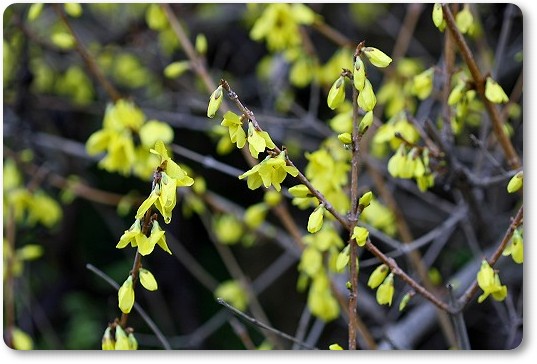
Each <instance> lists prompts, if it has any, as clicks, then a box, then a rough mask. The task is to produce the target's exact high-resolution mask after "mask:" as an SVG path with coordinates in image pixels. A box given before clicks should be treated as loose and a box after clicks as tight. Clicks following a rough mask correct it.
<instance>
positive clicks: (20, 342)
mask: <svg viewBox="0 0 537 364" xmlns="http://www.w3.org/2000/svg"><path fill="white" fill-rule="evenodd" d="M11 335H12V338H11V340H12V344H13V348H14V349H15V350H32V349H33V348H34V342H33V340H32V338H31V337H30V335H28V334H27V333H26V332H24V331H22V330H21V329H19V328H18V327H14V328H13V329H12V330H11Z"/></svg>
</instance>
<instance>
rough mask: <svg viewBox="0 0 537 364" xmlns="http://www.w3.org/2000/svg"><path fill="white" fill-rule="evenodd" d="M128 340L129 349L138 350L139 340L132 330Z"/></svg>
mask: <svg viewBox="0 0 537 364" xmlns="http://www.w3.org/2000/svg"><path fill="white" fill-rule="evenodd" d="M127 340H128V341H129V350H138V341H137V340H136V338H135V337H134V335H133V333H132V332H130V333H129V336H127Z"/></svg>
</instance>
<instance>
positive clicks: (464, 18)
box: [455, 5, 474, 34]
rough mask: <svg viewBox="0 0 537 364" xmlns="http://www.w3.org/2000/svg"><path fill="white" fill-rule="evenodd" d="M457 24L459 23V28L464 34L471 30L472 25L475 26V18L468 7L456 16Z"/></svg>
mask: <svg viewBox="0 0 537 364" xmlns="http://www.w3.org/2000/svg"><path fill="white" fill-rule="evenodd" d="M455 23H457V28H459V30H460V31H461V33H462V34H465V33H467V32H468V31H470V30H471V28H472V25H474V17H473V16H472V12H471V11H470V9H469V7H468V6H467V5H465V6H464V8H463V9H462V10H461V11H459V12H458V13H457V15H455Z"/></svg>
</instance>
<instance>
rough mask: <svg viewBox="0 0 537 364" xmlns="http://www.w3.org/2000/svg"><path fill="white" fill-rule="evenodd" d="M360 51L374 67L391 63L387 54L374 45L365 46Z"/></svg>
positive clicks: (382, 66)
mask: <svg viewBox="0 0 537 364" xmlns="http://www.w3.org/2000/svg"><path fill="white" fill-rule="evenodd" d="M362 52H363V53H364V54H365V55H366V56H367V58H369V61H370V62H371V63H372V64H373V66H375V67H379V68H384V67H387V66H388V65H389V64H390V63H392V59H391V58H390V57H389V56H388V55H386V54H385V53H384V52H382V51H381V50H380V49H377V48H375V47H365V48H363V49H362Z"/></svg>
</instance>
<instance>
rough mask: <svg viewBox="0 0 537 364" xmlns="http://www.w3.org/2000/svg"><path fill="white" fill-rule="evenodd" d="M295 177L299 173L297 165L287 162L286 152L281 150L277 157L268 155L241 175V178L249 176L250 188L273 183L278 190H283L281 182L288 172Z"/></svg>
mask: <svg viewBox="0 0 537 364" xmlns="http://www.w3.org/2000/svg"><path fill="white" fill-rule="evenodd" d="M288 173H289V174H290V175H291V176H293V177H296V176H297V175H298V170H297V169H296V168H295V167H292V166H288V165H287V164H286V157H285V152H281V153H280V154H279V155H278V156H277V157H275V158H273V157H271V156H268V157H267V158H265V160H263V161H262V162H261V163H259V164H256V165H255V166H254V167H253V168H252V169H250V170H249V171H246V172H245V173H243V174H241V175H240V176H239V179H244V178H248V180H247V183H248V188H250V189H251V190H255V189H256V188H258V187H260V186H261V184H263V185H264V186H265V187H269V186H270V185H273V186H274V188H275V189H276V191H281V185H280V184H281V183H282V182H283V180H284V179H285V177H287V174H288Z"/></svg>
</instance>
